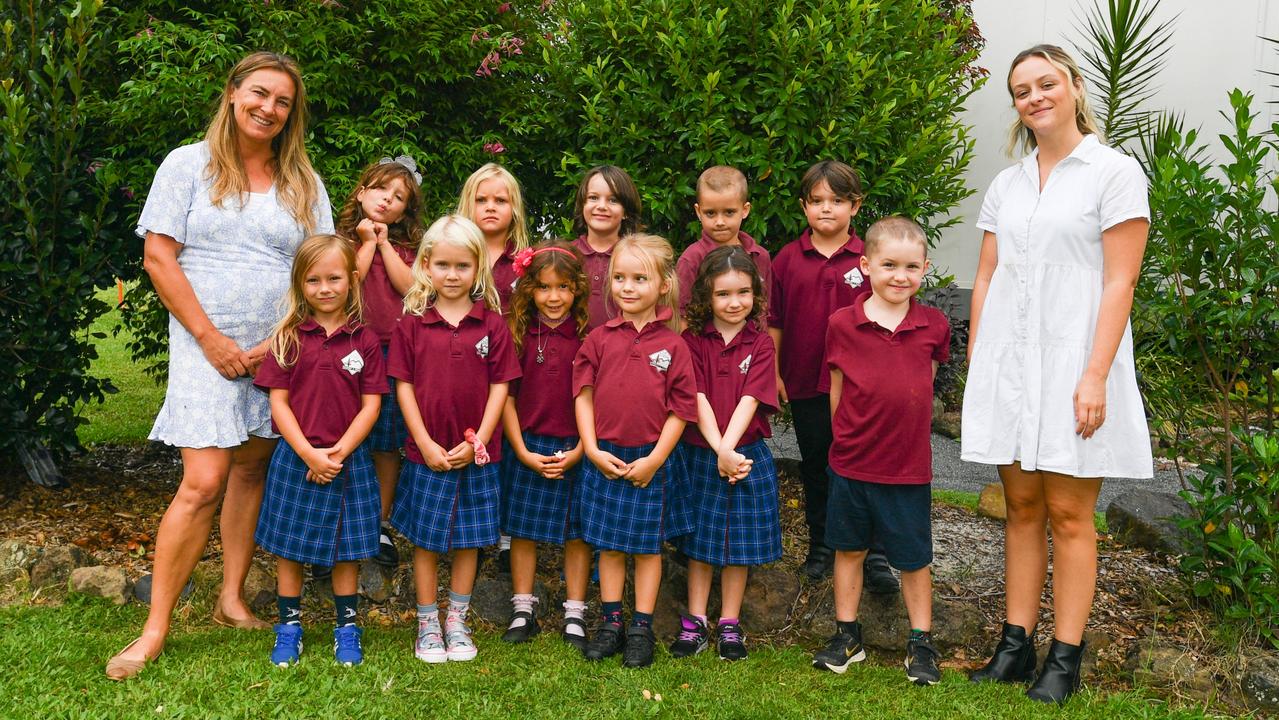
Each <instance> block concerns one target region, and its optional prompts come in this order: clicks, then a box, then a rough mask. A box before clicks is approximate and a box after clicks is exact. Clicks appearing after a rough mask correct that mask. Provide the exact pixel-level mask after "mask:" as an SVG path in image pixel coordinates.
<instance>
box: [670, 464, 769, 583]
mask: <svg viewBox="0 0 1279 720" xmlns="http://www.w3.org/2000/svg"><path fill="white" fill-rule="evenodd" d="M737 452H739V453H741V454H743V455H745V456H746V457H748V458H750V459H751V460H754V461H755V464H754V465H752V466H751V472H750V474H749V475H747V476H746V477H745V478H744V479H742V480H739V481H738V482H737V483H736V484H734V485H729V484H728V481H726V480H725V479H724V478H722V477H720V475H719V470H718V469H717V458H716V456H715V453H714V452H712V451H711V450H708V449H706V448H700V447H695V446H692V445H686V446H685V453H686V456H687V457H688V458H689V461H688V468H689V487H690V488H691V490H692V496H693V512H694V517H695V518H696V526H695V527H694V528H693V532H692V533H691V534H689V535H687V536H685V537H684V541H683V544H682V548H683V550H684V554H685V555H688V556H689V557H690V558H692V559H694V560H697V561H698V562H704V563H707V564H710V565H717V566H721V567H722V566H724V565H762V564H763V563H769V562H773V561H774V560H778V559H780V558H781V556H782V526H781V517H780V515H779V512H778V505H777V503H778V499H777V468H776V466H775V465H774V464H773V453H772V452H770V451H769V449H768V446H767V445H765V444H764V441H763V440H758V441H756V442H753V443H751V444H749V445H743V446H742V447H739V448H737Z"/></svg>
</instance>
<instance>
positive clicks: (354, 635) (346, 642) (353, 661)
mask: <svg viewBox="0 0 1279 720" xmlns="http://www.w3.org/2000/svg"><path fill="white" fill-rule="evenodd" d="M363 634H364V631H363V630H361V629H360V628H359V627H358V626H355V625H343V626H342V627H337V628H333V657H334V658H336V659H337V661H338V665H345V666H347V667H351V666H352V665H359V664H360V663H362V662H364V648H362V647H360V636H361V635H363Z"/></svg>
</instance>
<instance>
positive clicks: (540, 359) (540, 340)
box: [535, 315, 564, 365]
mask: <svg viewBox="0 0 1279 720" xmlns="http://www.w3.org/2000/svg"><path fill="white" fill-rule="evenodd" d="M538 320H540V321H541V322H542V330H543V332H541V333H538V335H537V357H536V358H535V359H536V360H537V364H538V365H541V364H542V363H544V362H546V356H545V355H544V354H542V351H543V350H545V349H546V346H547V345H548V344H549V342H550V336H551V332H552V331H554V330H555V328H557V327H559V326H560V323H562V322H564V319H563V318H561V319H560V322H557V323H555V324H554V325H552V324H551V323H549V322H547V320H546V318H544V317H540V315H539V317H538ZM544 341H545V342H544Z"/></svg>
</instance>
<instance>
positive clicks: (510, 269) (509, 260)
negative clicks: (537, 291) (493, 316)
mask: <svg viewBox="0 0 1279 720" xmlns="http://www.w3.org/2000/svg"><path fill="white" fill-rule="evenodd" d="M518 279H519V278H517V277H516V276H515V245H513V244H512V245H507V246H506V250H505V251H504V252H503V253H502V254H501V255H498V256H497V262H495V263H493V284H494V285H496V286H497V296H498V298H499V299H500V300H501V301H502V313H503V314H505V313H506V311H507V310H508V309H509V308H510V307H511V294H512V293H514V292H515V281H516V280H518Z"/></svg>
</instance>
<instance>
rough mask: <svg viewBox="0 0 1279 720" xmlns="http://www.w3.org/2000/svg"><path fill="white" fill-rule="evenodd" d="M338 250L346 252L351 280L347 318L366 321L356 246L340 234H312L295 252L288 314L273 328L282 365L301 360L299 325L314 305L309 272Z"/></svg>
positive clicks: (273, 347)
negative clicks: (308, 285)
mask: <svg viewBox="0 0 1279 720" xmlns="http://www.w3.org/2000/svg"><path fill="white" fill-rule="evenodd" d="M333 250H336V251H337V252H338V253H339V254H340V255H341V256H342V265H343V266H344V267H346V274H347V278H348V280H349V285H350V288H349V291H348V292H347V296H346V304H345V305H344V306H343V307H342V311H343V312H344V313H345V314H346V322H347V323H350V324H353V325H358V324H360V323H363V322H364V315H363V312H362V308H363V306H364V299H363V295H362V294H361V290H360V287H361V284H362V283H360V282H359V272H358V271H357V270H356V269H355V247H354V246H353V245H352V244H351V243H350V242H348V241H347V240H346V239H345V238H343V237H342V236H340V235H312V236H311V237H309V238H307V239H306V240H304V241H303V242H302V246H301V247H299V248H298V252H297V255H294V256H293V270H292V271H291V273H290V276H289V292H288V294H286V295H285V296H284V317H282V318H281V319H280V322H278V323H276V324H275V327H274V328H272V330H271V354H272V355H274V356H275V361H276V362H277V363H279V365H280V367H282V368H287V367H289V366H290V365H292V364H293V363H295V362H297V359H298V350H299V348H300V346H301V343H300V341H299V340H298V326H299V325H301V324H302V323H304V322H306V321H307V318H309V317H311V307H310V306H309V305H307V304H306V294H305V292H304V289H305V288H306V275H307V273H309V272H310V271H311V267H312V266H314V265H315V263H317V262H319V260H320V258H322V257H324V256H325V255H327V254H328V253H329V252H331V251H333Z"/></svg>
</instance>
